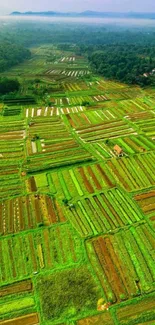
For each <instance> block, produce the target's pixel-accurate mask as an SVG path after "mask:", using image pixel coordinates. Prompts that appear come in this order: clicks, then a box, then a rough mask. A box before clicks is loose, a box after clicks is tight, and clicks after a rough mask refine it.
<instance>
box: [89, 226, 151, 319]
mask: <svg viewBox="0 0 155 325" xmlns="http://www.w3.org/2000/svg"><path fill="white" fill-rule="evenodd" d="M144 230H145V231H144ZM146 234H147V235H146ZM154 245H155V239H154V235H153V234H152V232H151V230H150V228H149V226H148V225H146V224H144V225H141V226H140V225H138V226H137V227H130V228H129V229H123V231H119V232H117V233H115V234H113V236H111V235H106V236H101V237H98V238H94V239H92V240H88V241H87V242H86V248H87V252H88V256H89V259H90V262H91V264H92V266H93V268H94V270H95V272H96V274H97V275H98V278H99V280H100V282H101V284H102V287H103V290H104V294H105V299H106V301H109V302H111V303H116V302H120V301H122V300H127V299H129V298H132V297H134V296H139V295H140V294H144V293H148V292H151V291H154V281H155V269H154V257H155V256H154V249H153V247H154ZM132 308H133V307H132ZM132 310H133V309H132ZM135 311H136V309H135ZM120 317H121V315H120ZM127 319H128V318H126V320H127Z"/></svg>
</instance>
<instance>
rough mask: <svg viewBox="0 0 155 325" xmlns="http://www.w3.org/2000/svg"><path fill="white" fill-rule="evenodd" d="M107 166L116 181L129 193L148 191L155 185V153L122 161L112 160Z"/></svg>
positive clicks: (139, 155)
mask: <svg viewBox="0 0 155 325" xmlns="http://www.w3.org/2000/svg"><path fill="white" fill-rule="evenodd" d="M107 165H108V166H109V168H110V171H111V172H112V173H113V175H114V177H115V178H116V180H117V181H118V182H119V183H120V185H122V186H123V187H124V188H125V189H126V190H127V191H136V190H140V189H146V188H149V187H152V186H154V185H155V175H154V165H155V155H154V152H150V153H145V154H138V155H134V156H132V157H131V156H130V157H122V158H121V159H117V158H112V159H111V160H108V162H107Z"/></svg>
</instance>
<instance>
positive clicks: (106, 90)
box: [0, 22, 155, 325]
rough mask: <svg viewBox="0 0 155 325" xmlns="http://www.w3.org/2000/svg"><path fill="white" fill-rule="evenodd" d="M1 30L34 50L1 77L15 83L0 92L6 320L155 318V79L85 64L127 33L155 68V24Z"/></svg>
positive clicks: (59, 323)
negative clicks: (135, 79) (143, 83)
mask: <svg viewBox="0 0 155 325" xmlns="http://www.w3.org/2000/svg"><path fill="white" fill-rule="evenodd" d="M10 26H12V28H10ZM32 26H33V29H32ZM6 31H7V32H8V36H7V37H8V38H10V37H12V39H13V40H14V41H15V42H16V43H18V44H19V43H22V44H23V45H24V46H27V45H29V46H30V45H31V48H30V52H31V57H30V58H29V59H28V60H24V62H21V63H19V64H17V65H15V66H12V67H11V68H10V69H9V70H5V71H4V72H3V73H1V81H3V82H4V81H5V82H6V84H7V83H9V81H8V79H9V80H15V81H16V80H18V82H19V83H20V88H19V89H18V88H17V89H16V91H15V89H14V90H13V89H12V91H11V92H10V93H8V94H5V95H1V99H0V325H21V324H22V325H36V324H39V325H92V324H93V325H136V324H141V325H152V324H154V323H155V268H154V264H155V263H154V262H155V250H154V247H155V233H154V231H155V205H154V200H155V175H154V166H155V142H154V141H155V92H154V86H150V85H149V86H147V87H143V88H141V87H140V86H138V85H132V84H131V81H130V82H129V84H127V83H122V82H121V83H120V82H119V81H118V80H117V81H116V80H115V81H114V80H108V78H104V77H102V76H101V75H99V74H97V72H96V68H97V67H96V68H94V67H93V65H92V64H90V61H88V58H90V54H91V53H90V52H92V51H95V52H96V51H97V53H98V50H100V51H101V52H100V53H102V52H103V50H104V52H105V53H107V54H106V55H108V53H109V48H110V45H109V46H107V52H106V48H105V46H104V44H105V43H106V42H109V43H111V48H112V49H113V50H114V47H113V46H114V45H113V44H114V39H113V37H115V42H116V35H117V37H118V40H119V42H125V37H127V35H128V36H129V41H128V43H132V45H130V46H129V52H130V55H131V58H132V59H133V57H135V56H136V57H137V55H138V57H139V58H142V52H143V54H144V56H145V58H144V60H145V61H146V62H147V63H148V62H149V64H151V60H152V66H153V62H154V54H153V53H154V52H153V51H154V50H153V49H154V38H153V30H149V33H150V34H146V31H145V32H144V31H143V30H142V31H141V32H140V31H138V30H132V31H127V30H126V31H125V30H124V29H120V30H118V28H116V30H115V32H114V31H113V28H112V27H108V28H106V29H105V28H103V27H101V26H97V27H92V26H81V27H78V26H76V28H75V26H74V41H73V40H72V39H73V25H71V27H70V28H69V26H68V25H66V26H64V28H63V27H62V26H61V25H56V24H47V23H41V22H40V23H38V22H30V23H29V24H26V22H24V23H23V22H21V23H15V22H14V23H12V25H11V23H8V25H4V26H3V24H2V32H1V35H0V38H4V36H5V37H6ZM34 31H35V32H36V34H34ZM49 31H53V33H49ZM56 31H57V33H56ZM84 31H85V34H84ZM91 31H92V34H91V33H90V32H91ZM88 32H89V34H90V35H89V39H88ZM147 32H148V30H147ZM82 33H83V35H82ZM43 35H44V38H43ZM67 35H68V42H69V43H67ZM80 35H82V38H81V40H82V41H83V40H85V46H82V45H81V43H80ZM94 35H96V36H97V38H96V37H94ZM121 35H122V39H121ZM140 35H141V37H140ZM104 36H105V38H104ZM75 37H77V38H75ZM93 37H94V39H93ZM35 38H36V40H35V41H36V42H38V44H37V45H35V44H36V43H35V41H34V39H35ZM52 38H53V42H52ZM103 39H104V41H103ZM56 40H57V41H56ZM89 40H90V46H89V44H87V43H88V41H89ZM45 41H46V44H45V43H44V42H45ZM101 41H102V42H103V44H102V48H100V45H99V43H100V42H101ZM135 41H137V42H139V49H138V46H137V45H135V44H134V43H135ZM143 41H144V43H143ZM33 42H34V45H33V46H32V44H33ZM95 42H96V44H97V45H96V47H94V45H93V44H94V43H95ZM104 42H105V43H104ZM126 42H127V38H126ZM149 42H150V47H149V48H148V44H149ZM142 43H143V45H142ZM140 44H141V45H140ZM119 46H120V45H117V46H116V49H117V50H118V49H119V48H120V47H119ZM126 46H127V45H126ZM126 46H125V45H124V52H123V53H124V54H123V55H124V56H125V53H126V52H127V50H126V49H127V47H126ZM134 49H135V52H134ZM117 50H116V52H115V54H116V57H117V59H119V58H120V54H119V53H117V52H118V51H117ZM126 54H127V53H126ZM101 56H102V55H101ZM150 57H151V58H152V59H150ZM102 58H103V57H102ZM109 58H110V53H109ZM142 59H143V58H142ZM107 60H108V57H107ZM122 60H124V59H123V58H122ZM128 60H129V57H128ZM147 60H148V61H147ZM137 62H140V64H142V62H141V61H137ZM117 65H118V61H117ZM107 66H108V65H107ZM152 66H151V67H152ZM92 68H93V69H92ZM108 69H109V67H108ZM135 69H136V66H135ZM132 73H133V72H132ZM106 77H107V76H106ZM114 77H115V76H114ZM3 78H4V79H3ZM6 78H8V79H6ZM152 78H153V76H152ZM17 86H19V84H18V83H17Z"/></svg>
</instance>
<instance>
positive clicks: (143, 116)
mask: <svg viewBox="0 0 155 325" xmlns="http://www.w3.org/2000/svg"><path fill="white" fill-rule="evenodd" d="M126 118H128V119H129V120H130V121H132V122H137V123H138V122H139V121H140V123H141V122H142V121H146V120H150V119H152V118H155V114H154V112H153V111H143V112H137V113H130V114H128V116H126Z"/></svg>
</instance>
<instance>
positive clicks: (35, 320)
mask: <svg viewBox="0 0 155 325" xmlns="http://www.w3.org/2000/svg"><path fill="white" fill-rule="evenodd" d="M0 324H1V325H39V317H38V314H36V313H33V314H28V315H25V316H21V317H17V318H12V319H8V320H3V321H0Z"/></svg>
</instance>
